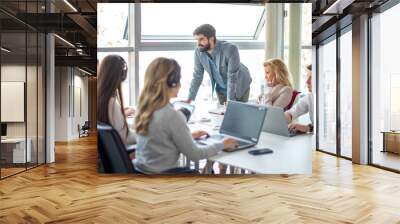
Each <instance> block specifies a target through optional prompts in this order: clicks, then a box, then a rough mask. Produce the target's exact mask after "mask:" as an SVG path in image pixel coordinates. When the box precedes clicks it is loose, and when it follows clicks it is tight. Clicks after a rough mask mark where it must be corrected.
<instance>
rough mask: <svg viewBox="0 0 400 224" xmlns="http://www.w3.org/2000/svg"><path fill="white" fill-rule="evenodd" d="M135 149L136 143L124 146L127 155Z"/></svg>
mask: <svg viewBox="0 0 400 224" xmlns="http://www.w3.org/2000/svg"><path fill="white" fill-rule="evenodd" d="M135 151H136V145H127V146H126V152H127V153H128V155H129V154H131V153H132V152H135Z"/></svg>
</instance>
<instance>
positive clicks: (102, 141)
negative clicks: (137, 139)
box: [97, 121, 198, 175]
mask: <svg viewBox="0 0 400 224" xmlns="http://www.w3.org/2000/svg"><path fill="white" fill-rule="evenodd" d="M97 151H98V159H97V168H98V172H99V173H138V174H140V173H141V172H139V171H137V170H135V168H134V166H133V164H132V161H131V160H130V158H129V153H131V152H132V151H134V148H133V147H128V148H126V147H125V145H124V143H123V142H122V140H121V137H120V136H119V134H118V132H117V131H116V130H115V129H114V128H112V127H111V126H110V125H107V124H105V123H102V122H99V121H98V122H97ZM160 174H161V175H163V174H164V175H171V174H172V175H173V174H198V171H197V170H193V169H190V168H189V167H176V168H173V169H170V170H167V171H165V172H163V173H160Z"/></svg>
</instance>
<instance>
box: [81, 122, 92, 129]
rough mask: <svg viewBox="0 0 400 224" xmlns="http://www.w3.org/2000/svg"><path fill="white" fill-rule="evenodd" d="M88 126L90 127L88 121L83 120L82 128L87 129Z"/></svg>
mask: <svg viewBox="0 0 400 224" xmlns="http://www.w3.org/2000/svg"><path fill="white" fill-rule="evenodd" d="M89 128H90V123H89V121H85V123H84V124H83V125H82V129H89Z"/></svg>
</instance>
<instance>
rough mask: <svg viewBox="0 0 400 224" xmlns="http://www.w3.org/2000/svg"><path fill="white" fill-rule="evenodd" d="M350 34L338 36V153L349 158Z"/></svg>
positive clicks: (350, 154) (350, 118)
mask: <svg viewBox="0 0 400 224" xmlns="http://www.w3.org/2000/svg"><path fill="white" fill-rule="evenodd" d="M349 28H351V27H349ZM351 48H352V34H351V29H350V30H349V31H348V32H346V33H344V34H343V35H342V36H340V154H341V155H342V156H345V157H348V158H351V157H352V150H351V145H352V144H351V141H352V137H351V136H352V96H353V94H352V50H351Z"/></svg>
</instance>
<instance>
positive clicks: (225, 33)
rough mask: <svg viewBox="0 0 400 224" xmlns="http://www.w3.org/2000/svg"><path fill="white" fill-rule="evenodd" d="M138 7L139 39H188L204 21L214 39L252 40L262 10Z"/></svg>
mask: <svg viewBox="0 0 400 224" xmlns="http://www.w3.org/2000/svg"><path fill="white" fill-rule="evenodd" d="M141 6H142V10H141V12H142V39H143V40H146V39H189V40H192V39H193V36H192V33H193V30H194V28H195V27H197V26H199V25H201V24H204V23H209V24H212V25H213V26H214V27H215V29H216V30H217V38H221V37H222V38H224V39H248V40H252V39H254V37H255V35H256V31H257V28H258V26H259V24H260V23H261V22H262V21H261V18H262V16H263V13H264V7H263V6H262V5H242V4H212V5H211V4H193V3H186V4H182V3H174V4H163V3H156V4H142V5H141ZM238 15H240V16H238ZM154 18H159V19H154ZM182 18H185V19H182ZM176 24H179V25H176ZM262 25H263V24H260V26H262Z"/></svg>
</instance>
